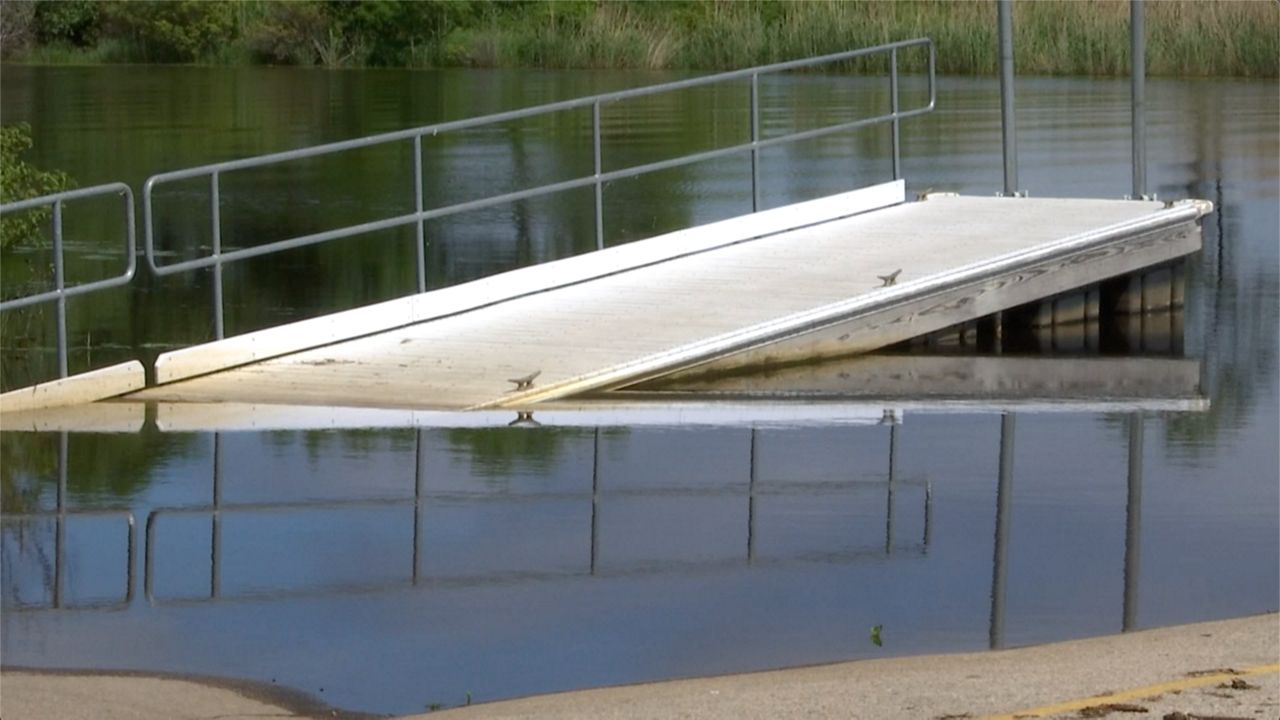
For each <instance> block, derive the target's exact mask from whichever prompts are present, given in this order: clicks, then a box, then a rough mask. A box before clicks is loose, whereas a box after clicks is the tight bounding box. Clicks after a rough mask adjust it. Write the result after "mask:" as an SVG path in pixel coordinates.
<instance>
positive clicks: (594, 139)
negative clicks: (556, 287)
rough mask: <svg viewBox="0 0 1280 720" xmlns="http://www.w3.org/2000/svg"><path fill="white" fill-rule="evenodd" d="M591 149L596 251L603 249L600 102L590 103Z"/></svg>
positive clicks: (602, 164) (602, 165)
mask: <svg viewBox="0 0 1280 720" xmlns="http://www.w3.org/2000/svg"><path fill="white" fill-rule="evenodd" d="M591 148H592V154H593V156H594V167H595V179H596V181H595V189H596V249H597V250H603V249H604V188H603V186H602V185H601V183H600V173H601V170H602V169H603V168H604V163H603V161H602V159H601V157H600V101H599V100H597V101H595V102H594V103H591Z"/></svg>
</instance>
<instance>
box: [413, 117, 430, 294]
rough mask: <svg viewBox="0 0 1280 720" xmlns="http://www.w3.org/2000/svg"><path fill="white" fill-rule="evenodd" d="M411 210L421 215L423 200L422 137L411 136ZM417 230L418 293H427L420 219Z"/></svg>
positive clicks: (425, 251) (425, 263)
mask: <svg viewBox="0 0 1280 720" xmlns="http://www.w3.org/2000/svg"><path fill="white" fill-rule="evenodd" d="M413 209H414V210H415V211H416V212H417V213H418V215H419V216H421V215H422V210H423V199H422V136H421V135H414V136H413ZM414 227H415V228H417V231H416V233H415V236H414V238H415V242H414V247H416V248H417V258H418V292H420V293H423V292H426V291H427V237H426V235H427V231H426V221H425V220H423V219H422V218H421V217H419V218H418V222H417V223H415V225H414Z"/></svg>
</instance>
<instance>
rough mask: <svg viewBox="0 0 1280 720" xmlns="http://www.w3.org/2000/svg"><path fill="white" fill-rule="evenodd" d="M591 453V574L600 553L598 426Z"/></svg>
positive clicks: (594, 571)
mask: <svg viewBox="0 0 1280 720" xmlns="http://www.w3.org/2000/svg"><path fill="white" fill-rule="evenodd" d="M592 447H593V451H592V454H591V574H592V575H595V574H596V560H597V559H598V558H599V554H600V520H599V517H600V428H599V427H597V428H596V433H595V439H594V443H593V445H592Z"/></svg>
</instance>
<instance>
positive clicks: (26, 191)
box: [0, 123, 73, 249]
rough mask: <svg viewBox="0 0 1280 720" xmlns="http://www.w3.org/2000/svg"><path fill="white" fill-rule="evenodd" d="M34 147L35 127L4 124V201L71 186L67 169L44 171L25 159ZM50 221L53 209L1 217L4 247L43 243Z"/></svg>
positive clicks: (0, 161)
mask: <svg viewBox="0 0 1280 720" xmlns="http://www.w3.org/2000/svg"><path fill="white" fill-rule="evenodd" d="M30 149H31V126H30V125H27V124H26V123H18V124H16V125H6V126H0V203H10V202H16V201H18V200H26V199H28V198H33V197H39V196H41V195H49V194H51V193H56V192H61V191H63V190H66V189H67V188H69V187H71V186H72V185H73V183H72V182H71V178H70V177H68V176H67V174H66V173H63V172H50V171H47V170H40V169H38V168H35V167H33V166H31V165H29V164H28V163H27V162H26V161H24V160H23V159H22V158H21V155H22V153H24V152H26V151H27V150H30ZM48 221H49V209H48V208H43V209H40V210H32V211H28V212H20V213H10V214H8V215H6V216H5V217H3V218H0V248H6V249H7V248H10V247H12V246H16V245H23V244H34V243H39V242H41V238H43V237H44V229H45V227H46V226H47V224H48Z"/></svg>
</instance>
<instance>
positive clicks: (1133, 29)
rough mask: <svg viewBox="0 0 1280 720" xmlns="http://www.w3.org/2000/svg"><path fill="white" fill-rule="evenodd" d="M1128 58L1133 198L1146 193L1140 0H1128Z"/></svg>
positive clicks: (1144, 64) (1144, 51) (1144, 92)
mask: <svg viewBox="0 0 1280 720" xmlns="http://www.w3.org/2000/svg"><path fill="white" fill-rule="evenodd" d="M1129 61H1130V64H1131V65H1132V70H1131V74H1132V78H1131V85H1132V92H1133V99H1132V103H1131V111H1132V114H1133V118H1132V121H1133V199H1134V200H1142V199H1145V198H1146V195H1147V126H1146V118H1145V115H1146V109H1147V108H1146V105H1147V82H1146V81H1147V77H1146V76H1147V70H1146V37H1145V33H1144V27H1143V19H1142V2H1141V0H1129Z"/></svg>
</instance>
